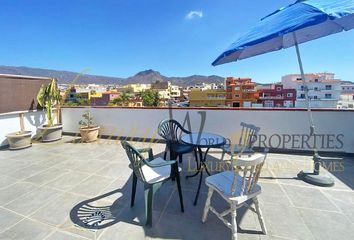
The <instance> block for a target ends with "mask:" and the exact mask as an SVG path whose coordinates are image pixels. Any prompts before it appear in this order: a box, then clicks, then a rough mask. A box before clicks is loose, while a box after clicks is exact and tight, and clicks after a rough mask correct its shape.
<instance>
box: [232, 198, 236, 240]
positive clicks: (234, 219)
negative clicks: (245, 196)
mask: <svg viewBox="0 0 354 240" xmlns="http://www.w3.org/2000/svg"><path fill="white" fill-rule="evenodd" d="M236 215H237V211H236V204H234V203H231V225H232V228H231V230H232V240H237V222H236Z"/></svg>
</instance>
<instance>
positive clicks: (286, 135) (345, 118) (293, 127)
mask: <svg viewBox="0 0 354 240" xmlns="http://www.w3.org/2000/svg"><path fill="white" fill-rule="evenodd" d="M87 110H89V111H90V112H91V114H92V116H93V118H94V122H95V123H96V124H98V125H100V126H101V132H100V134H101V135H108V136H124V137H136V138H142V139H145V138H146V139H151V138H153V139H155V138H159V136H158V135H157V126H158V124H159V122H160V121H161V120H164V119H168V118H170V116H171V114H172V118H173V119H176V120H177V121H179V122H181V123H184V122H185V121H186V119H187V118H188V117H187V116H189V119H190V124H191V128H192V131H199V130H202V131H204V132H212V133H217V134H220V135H223V136H224V137H226V138H228V139H237V136H238V135H239V134H240V129H241V128H240V123H241V122H245V123H251V124H254V125H257V126H259V127H260V128H261V130H260V135H259V137H258V139H257V141H256V143H255V146H259V147H269V148H272V149H289V150H294V151H298V150H311V148H312V146H313V145H316V147H317V148H318V149H319V150H321V151H328V152H345V153H354V124H353V119H354V111H343V110H325V109H317V110H314V111H313V118H314V123H315V127H316V128H315V129H316V137H311V138H310V137H309V119H308V113H307V112H306V111H305V110H302V109H265V108H264V109H252V108H250V109H224V108H215V109H212V108H174V109H172V110H169V109H168V108H114V107H113V108H109V107H101V108H100V107H94V108H79V107H73V108H62V122H63V124H64V132H68V133H78V132H79V124H78V122H79V121H80V120H81V115H82V114H83V113H84V111H87ZM203 121H204V123H203ZM185 127H186V128H188V125H185ZM201 128H202V129H201Z"/></svg>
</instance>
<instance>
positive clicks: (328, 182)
mask: <svg viewBox="0 0 354 240" xmlns="http://www.w3.org/2000/svg"><path fill="white" fill-rule="evenodd" d="M293 37H294V41H295V49H296V55H297V61H298V64H299V68H300V73H301V81H302V83H303V85H304V90H305V101H306V107H307V113H308V117H309V123H310V137H311V136H313V137H314V138H315V137H316V134H315V125H314V122H313V117H312V112H311V105H310V100H309V96H308V94H309V89H308V87H307V84H306V80H305V73H304V68H303V66H302V61H301V55H300V49H299V45H298V43H297V40H296V35H295V32H294V33H293ZM313 161H314V168H313V172H305V171H301V172H299V173H298V175H297V176H298V178H300V179H301V180H303V181H305V182H307V183H310V184H314V185H317V186H325V187H330V186H333V185H334V180H333V178H331V177H330V176H327V175H320V166H321V161H322V159H321V156H320V155H319V154H318V150H317V148H316V146H315V145H314V146H313Z"/></svg>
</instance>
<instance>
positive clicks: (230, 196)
mask: <svg viewBox="0 0 354 240" xmlns="http://www.w3.org/2000/svg"><path fill="white" fill-rule="evenodd" d="M267 151H268V150H266V151H265V153H255V154H251V155H243V156H240V155H233V156H234V157H232V158H231V160H232V166H233V171H226V172H221V173H218V174H215V175H212V176H209V177H207V178H206V179H205V184H206V185H207V186H208V188H209V189H208V197H207V200H206V202H205V207H204V212H203V217H202V221H203V223H204V222H205V221H206V220H207V217H208V212H209V210H210V211H211V212H213V213H214V214H215V215H216V216H217V217H218V218H219V219H220V220H221V221H222V222H223V223H224V224H225V225H226V226H227V227H229V228H230V229H231V231H232V239H233V240H236V239H237V223H236V215H237V212H236V210H237V209H238V208H240V207H243V206H245V207H247V208H248V209H250V210H251V211H253V212H255V213H256V214H257V215H258V219H259V222H260V225H261V228H262V232H263V233H264V234H267V229H266V226H265V224H264V220H263V216H262V212H261V209H260V207H259V202H258V199H257V196H258V195H259V194H260V193H261V186H259V185H258V184H257V182H258V178H259V175H260V173H261V169H262V167H263V164H264V161H265V158H266V154H267ZM214 191H215V192H217V193H218V194H220V195H221V196H222V197H223V199H225V201H227V202H228V203H229V204H230V208H229V209H227V210H226V211H224V212H222V213H219V212H217V211H216V210H215V209H214V208H213V207H212V206H211V205H210V200H211V197H212V195H213V193H214ZM250 199H252V200H253V202H254V204H255V208H253V207H252V206H250V205H248V204H247V203H246V201H247V200H250ZM229 214H230V215H231V223H230V222H228V221H227V220H226V218H225V217H226V216H227V215H229Z"/></svg>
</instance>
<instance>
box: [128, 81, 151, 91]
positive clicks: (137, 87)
mask: <svg viewBox="0 0 354 240" xmlns="http://www.w3.org/2000/svg"><path fill="white" fill-rule="evenodd" d="M123 88H124V89H129V90H130V91H131V92H133V93H139V92H142V91H145V90H148V89H150V88H151V84H144V83H133V84H128V85H125V86H124V87H123Z"/></svg>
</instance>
